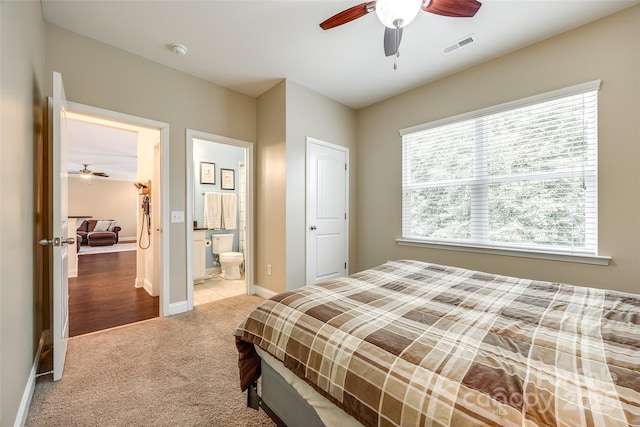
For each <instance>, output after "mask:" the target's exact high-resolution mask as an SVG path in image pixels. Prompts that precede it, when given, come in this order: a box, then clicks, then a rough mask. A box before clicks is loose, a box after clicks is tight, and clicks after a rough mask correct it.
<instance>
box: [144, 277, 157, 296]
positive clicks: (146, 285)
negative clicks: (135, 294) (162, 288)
mask: <svg viewBox="0 0 640 427" xmlns="http://www.w3.org/2000/svg"><path fill="white" fill-rule="evenodd" d="M144 290H145V291H147V293H148V294H149V295H151V296H152V297H157V296H158V293H157V292H155V295H154V289H153V283H151V282H150V281H149V280H148V279H146V278H145V279H144Z"/></svg>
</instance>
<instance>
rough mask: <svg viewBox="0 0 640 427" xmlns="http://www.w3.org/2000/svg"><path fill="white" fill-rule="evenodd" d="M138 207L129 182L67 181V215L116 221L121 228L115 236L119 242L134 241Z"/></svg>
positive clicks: (77, 179) (102, 180)
mask: <svg viewBox="0 0 640 427" xmlns="http://www.w3.org/2000/svg"><path fill="white" fill-rule="evenodd" d="M138 205H139V203H138V190H137V189H136V187H134V186H133V183H131V182H129V181H113V180H111V179H109V178H107V179H99V178H92V179H91V182H90V183H89V182H86V181H85V180H84V179H82V178H71V177H70V178H69V215H89V216H91V217H93V218H92V219H98V220H99V219H113V220H116V221H118V225H119V226H120V227H121V228H122V230H121V231H120V233H118V236H119V238H120V239H121V240H122V239H123V238H125V240H126V238H130V239H133V240H136V237H137V236H136V224H137V222H138V221H137V218H136V215H137V210H138ZM78 224H80V222H78Z"/></svg>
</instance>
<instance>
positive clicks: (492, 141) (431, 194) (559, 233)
mask: <svg viewBox="0 0 640 427" xmlns="http://www.w3.org/2000/svg"><path fill="white" fill-rule="evenodd" d="M599 85H600V82H599V81H595V82H591V83H586V84H583V85H578V86H573V87H571V88H566V89H563V90H560V91H555V92H552V93H547V94H543V95H539V96H536V97H531V98H527V99H523V100H520V101H515V102H511V103H508V104H503V105H499V106H496V107H491V108H488V109H484V110H481V111H476V112H473V113H469V114H465V115H462V116H457V117H453V118H449V119H445V120H440V121H438V122H434V123H430V124H426V125H421V126H416V127H413V128H410V129H405V130H403V131H401V132H400V133H401V135H402V172H403V173H402V189H403V209H402V224H403V227H402V230H403V238H408V239H414V240H421V241H425V242H430V243H438V242H441V243H453V244H461V245H473V246H480V247H487V248H497V249H507V250H508V249H515V250H519V251H522V250H525V251H542V252H553V253H567V254H581V255H582V254H586V255H596V254H597V183H598V179H597V178H598V177H597V169H598V167H597V166H598V165H597V133H598V129H597V113H598V105H597V100H598V98H597V93H598V88H599Z"/></svg>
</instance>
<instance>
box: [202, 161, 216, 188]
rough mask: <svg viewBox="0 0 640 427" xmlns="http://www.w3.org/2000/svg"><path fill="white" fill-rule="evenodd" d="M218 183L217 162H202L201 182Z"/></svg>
mask: <svg viewBox="0 0 640 427" xmlns="http://www.w3.org/2000/svg"><path fill="white" fill-rule="evenodd" d="M215 183H216V164H215V163H207V162H200V184H215Z"/></svg>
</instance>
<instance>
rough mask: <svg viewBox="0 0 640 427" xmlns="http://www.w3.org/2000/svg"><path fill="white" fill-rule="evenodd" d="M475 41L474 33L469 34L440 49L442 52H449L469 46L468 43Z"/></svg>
mask: <svg viewBox="0 0 640 427" xmlns="http://www.w3.org/2000/svg"><path fill="white" fill-rule="evenodd" d="M475 42H476V39H475V35H473V34H471V35H468V36H466V37H465V38H463V39H462V40H458V41H457V42H455V43H453V44H450V45H448V46H446V47H444V48H442V51H443V52H444V53H451V52H453V51H454V50H458V49H460V48H463V47H466V46H469V45H470V44H473V43H475Z"/></svg>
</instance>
